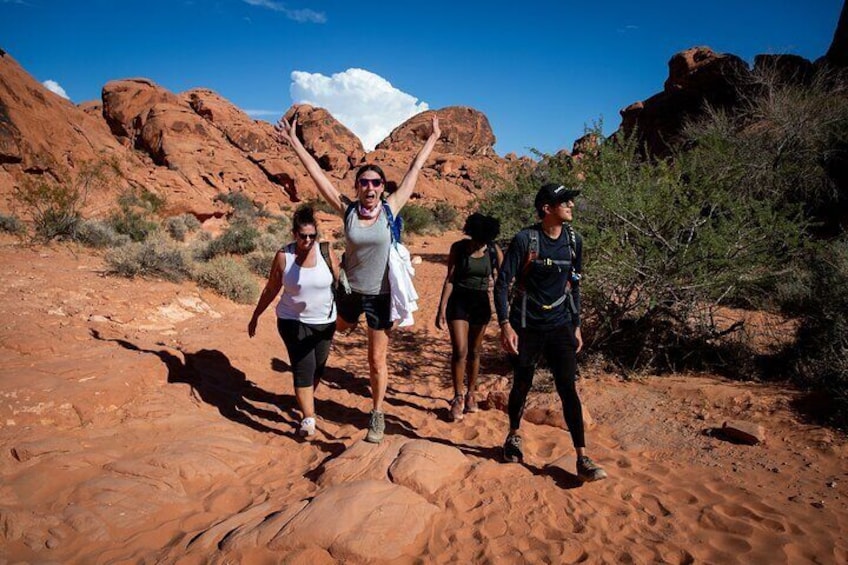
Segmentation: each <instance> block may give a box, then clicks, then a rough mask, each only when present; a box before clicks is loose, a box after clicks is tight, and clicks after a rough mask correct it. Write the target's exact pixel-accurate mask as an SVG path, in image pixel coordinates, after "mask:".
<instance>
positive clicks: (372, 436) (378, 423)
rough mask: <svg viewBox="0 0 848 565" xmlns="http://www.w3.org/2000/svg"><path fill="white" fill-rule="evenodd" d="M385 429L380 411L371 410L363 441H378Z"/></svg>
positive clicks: (381, 438)
mask: <svg viewBox="0 0 848 565" xmlns="http://www.w3.org/2000/svg"><path fill="white" fill-rule="evenodd" d="M385 431H386V420H385V417H384V415H383V413H382V412H376V411H374V410H372V411H371V421H370V422H369V423H368V433H367V434H366V435H365V441H367V442H369V443H380V442H381V441H383V434H384V432H385Z"/></svg>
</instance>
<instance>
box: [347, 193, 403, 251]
mask: <svg viewBox="0 0 848 565" xmlns="http://www.w3.org/2000/svg"><path fill="white" fill-rule="evenodd" d="M354 211H356V202H351V203H350V204H348V205H347V209H345V213H344V223H345V224H347V221H348V218H349V217H350V215H351V214H353V213H354ZM383 213H384V214H385V216H386V224H388V226H389V233H391V234H392V243H400V229H401V226H400V224H401V219H400V218H397V219H395V215H394V214H393V213H392V207H391V206H389V203H388V202H386V201H385V200H383Z"/></svg>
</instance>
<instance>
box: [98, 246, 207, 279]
mask: <svg viewBox="0 0 848 565" xmlns="http://www.w3.org/2000/svg"><path fill="white" fill-rule="evenodd" d="M106 264H107V265H108V266H109V272H110V273H111V274H115V275H119V276H122V277H127V278H134V277H137V276H140V277H161V278H163V279H166V280H170V281H175V282H179V281H183V280H185V279H187V278H190V277H191V274H192V263H191V260H190V258H189V257H188V254H187V253H186V251H185V250H184V249H181V248H179V247H176V246H174V245H173V244H172V243H170V242H168V241H166V240H164V239H162V238H157V237H153V238H151V239H149V240H147V241H142V242H134V243H130V244H129V245H125V246H123V247H119V248H117V249H113V250H112V251H110V252H109V253H107V255H106Z"/></svg>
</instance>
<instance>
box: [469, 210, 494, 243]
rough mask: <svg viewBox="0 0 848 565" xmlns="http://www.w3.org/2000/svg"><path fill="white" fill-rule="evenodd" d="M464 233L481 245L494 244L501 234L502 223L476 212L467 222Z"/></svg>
mask: <svg viewBox="0 0 848 565" xmlns="http://www.w3.org/2000/svg"><path fill="white" fill-rule="evenodd" d="M462 232H463V233H464V234H465V235H467V236H468V237H470V238H471V239H473V240H474V241H479V242H480V243H492V242H493V241H495V239H497V237H498V236H499V235H500V233H501V223H500V222H499V221H498V219H497V218H493V217H492V216H486V215H484V214H480V213H479V212H474V213H473V214H471V215H470V216H468V218H467V219H466V220H465V227H463V228H462Z"/></svg>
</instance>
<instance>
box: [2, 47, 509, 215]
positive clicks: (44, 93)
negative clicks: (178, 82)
mask: <svg viewBox="0 0 848 565" xmlns="http://www.w3.org/2000/svg"><path fill="white" fill-rule="evenodd" d="M0 70H2V74H0V208H2V209H3V210H10V209H11V208H12V207H13V204H14V203H13V201H12V198H11V195H12V193H13V191H14V189H15V187H16V186H19V185H20V184H21V182H23V181H24V179H26V178H31V177H32V176H33V175H42V174H46V175H48V176H49V177H50V178H51V179H52V180H53V181H55V182H69V181H70V180H71V179H72V178H73V177H74V176H75V175H77V174H78V172H79V169H80V166H81V164H83V163H86V162H96V161H99V160H106V159H108V160H109V161H110V163H114V164H115V165H116V169H117V170H118V171H119V177H120V178H119V179H117V181H116V182H114V183H110V186H109V189H108V192H107V193H104V194H98V195H92V203H91V205H90V206H89V207H88V209H87V210H86V215H96V214H99V213H104V212H105V211H107V210H108V209H110V208H111V207H112V206H114V202H115V197H116V196H117V194H118V193H119V192H120V191H121V190H124V189H126V188H127V187H134V188H143V189H146V190H149V191H151V192H153V193H155V194H158V195H159V196H162V197H164V198H165V200H166V203H167V204H166V213H170V214H177V213H182V212H191V213H193V214H195V215H196V216H198V217H199V218H201V219H206V218H208V217H210V216H221V215H222V214H224V213H225V212H226V210H225V209H224V208H222V206H221V204H220V203H216V202H215V201H214V198H215V196H216V195H217V194H219V193H222V192H224V193H226V192H236V191H243V192H244V193H246V194H248V195H249V196H250V198H251V199H252V200H253V201H255V202H257V203H258V204H261V205H264V206H265V207H266V209H269V210H271V211H272V212H273V211H276V210H278V209H280V208H287V207H288V206H289V205H290V203H292V202H297V201H300V200H303V199H308V198H314V197H315V196H316V189H315V186H314V183H313V182H312V181H311V179H310V178H309V177H308V175H307V173H306V170H305V169H304V167H303V166H302V164H301V163H300V161H299V160H298V158H297V156H296V155H295V154H294V152H293V151H292V150H291V148H289V147H287V146H285V145H283V144H281V143H279V142H278V141H277V140H276V138H275V135H274V129H273V126H272V125H271V124H269V123H267V122H261V121H257V120H253V119H251V118H250V117H249V116H248V115H246V114H245V113H244V112H242V111H241V110H239V109H238V108H237V107H235V106H234V105H233V104H231V103H230V102H229V101H227V100H225V99H224V98H222V97H221V96H219V95H218V94H216V93H215V92H213V91H211V90H208V89H202V88H198V89H193V90H189V91H187V92H185V93H181V94H175V93H172V92H169V91H168V90H166V89H164V88H162V87H161V86H158V85H157V84H156V83H154V82H153V81H151V80H148V79H145V78H131V79H124V80H116V81H112V82H109V83H107V84H106V85H105V86H104V87H103V90H102V102H96V101H95V102H86V103H84V104H81V105H80V106H79V107H78V106H74V105H73V104H72V103H71V102H69V101H67V100H64V99H62V98H60V97H58V96H56V95H54V94H52V93H50V92H49V91H48V90H47V89H45V88H44V87H43V86H42V85H41V84H39V83H38V82H37V81H36V80H35V79H34V78H33V77H31V76H30V75H28V74H27V73H26V71H25V70H24V69H22V68H21V67H20V66H19V65H18V64H17V63H15V62H14V60H12V59H11V57H9V56H8V55H5V54H4V55H2V56H0ZM438 112H439V116H440V118H441V124H442V131H443V135H442V138H441V140H440V142H439V143H438V145H437V147H436V149H435V151H434V153H433V155H432V157H431V158H430V159H429V160H428V163H427V164H426V165H425V168H424V170H423V171H422V172H421V174H420V176H419V184H418V187H417V192H416V194H415V195H414V198H424V199H428V200H440V201H447V202H450V203H452V204H454V205H458V206H464V205H465V204H467V203H468V202H469V201H470V200H471V199H472V198H474V196H475V195H477V194H479V193H480V192H481V191H483V190H485V189H486V187H487V186H490V185H492V184H493V183H492V179H493V178H494V177H495V175H503V174H504V173H505V171H506V170H507V168H508V166H509V165H508V163H507V161H505V160H504V159H501V158H500V157H498V156H497V155H496V154H495V152H494V149H493V144H494V141H495V137H494V135H493V133H492V131H491V127H490V126H489V122H488V120H487V119H486V117H485V116H484V115H483V114H481V113H480V112H477V111H475V110H473V109H471V108H458V107H456V108H445V109H443V110H439V111H438ZM295 113H297V115H298V118H299V127H298V131H297V134H298V135H299V136H300V137H301V138H302V139H303V142H304V146H305V147H306V148H307V150H308V151H309V152H310V153H311V154H312V155H313V156H314V157H315V159H316V160H317V161H318V163H319V164H320V165H321V167H322V168H323V169H324V170H325V171H327V173H328V175H330V177H331V178H333V179H335V182H336V183H337V185H338V186H339V188H340V189H341V190H346V189H347V188H348V187H349V186H352V183H353V176H354V175H355V169H356V167H357V166H359V165H360V164H361V163H363V162H366V161H368V162H374V163H377V164H379V165H381V166H382V167H383V168H384V170H385V171H386V174H387V176H388V178H389V180H390V186H391V184H392V183H394V184H396V183H399V182H400V181H401V179H402V178H403V176H404V174H405V173H406V171H407V169H408V167H409V164H410V162H411V161H412V159H413V158H414V156H415V154H416V153H417V152H418V150H419V149H420V148H421V146H422V145H423V142H424V140H425V139H426V138H427V136H429V134H430V115H431V113H429V112H428V113H423V114H420V115H417V116H415V117H413V118H411V119H410V120H408V121H407V122H406V123H404V124H402V125H401V126H399V127H398V128H396V129H395V131H394V132H392V135H390V136H389V138H388V139H386V140H385V141H383V142H382V143H381V144H380V148H379V149H377V150H376V151H374V152H372V153H370V154H368V155H366V154H365V151H364V149H363V147H362V143H361V142H360V140H359V139H358V138H357V137H356V136H355V135H354V134H353V133H351V132H350V131H349V130H348V129H347V128H346V127H344V126H343V125H342V124H341V123H339V122H338V121H337V120H335V119H334V118H333V117H332V116H331V115H330V114H329V112H327V111H326V110H324V109H322V108H314V107H311V106H308V105H299V106H294V107H292V108H290V109H289V110H288V112H286V116H287V117H289V118H291V117H292V116H293V115H294V114H295Z"/></svg>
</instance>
